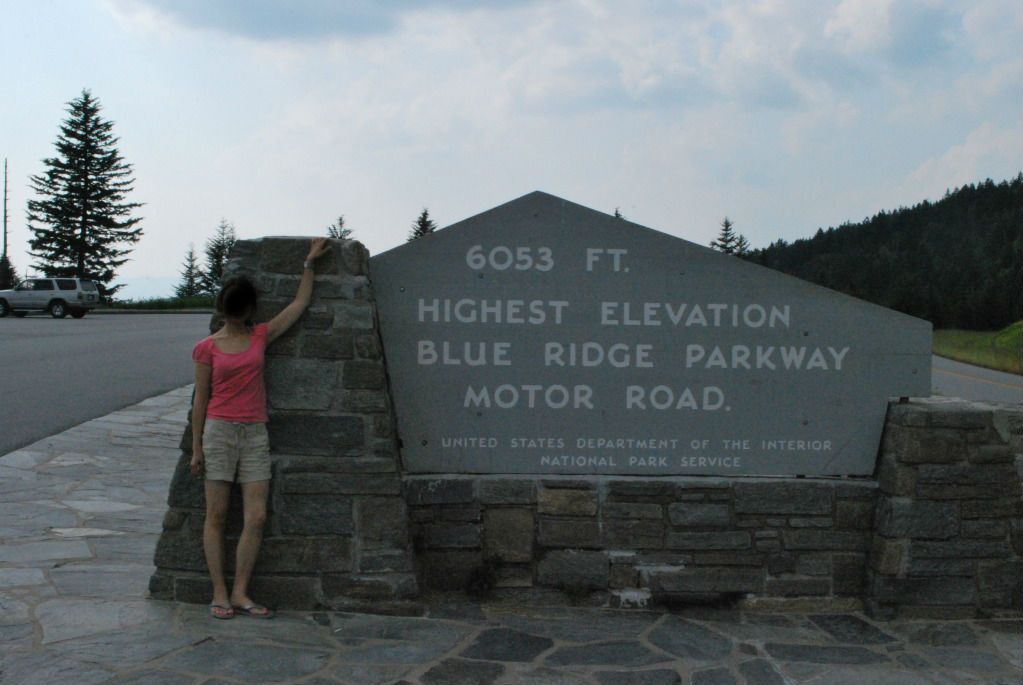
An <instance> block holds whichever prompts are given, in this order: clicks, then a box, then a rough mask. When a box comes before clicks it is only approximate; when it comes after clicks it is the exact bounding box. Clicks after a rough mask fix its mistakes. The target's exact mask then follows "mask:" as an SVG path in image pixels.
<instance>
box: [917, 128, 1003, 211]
mask: <svg viewBox="0 0 1023 685" xmlns="http://www.w3.org/2000/svg"><path fill="white" fill-rule="evenodd" d="M1020 150H1023V122H1020V123H1019V124H1017V125H1016V126H1015V127H1005V128H1001V127H997V126H995V125H994V124H991V123H984V124H982V125H981V126H980V127H978V128H977V129H975V130H974V131H972V132H971V133H970V134H969V135H968V136H966V139H965V140H964V141H963V142H962V143H959V144H958V145H953V146H952V147H950V148H948V149H947V150H946V151H945V152H944V153H942V154H941V155H939V156H937V157H933V158H931V159H928V160H926V161H924V162H923V163H921V164H920V165H919V166H917V168H916V169H915V170H914V171H913V173H912V174H910V176H909V179H908V182H907V184H906V186H907V190H906V192H905V195H906V196H907V197H918V198H920V197H935V196H937V195H938V194H939V193H942V192H944V191H945V190H949V189H952V188H956V187H958V186H962V185H965V184H967V183H972V182H976V181H980V180H983V178H985V177H988V178H990V177H994V178H995V180H999V179H1003V178H1008V177H1010V176H1015V175H1016V174H1017V173H1019V172H1020V170H1021V168H1020V160H1019V151H1020Z"/></svg>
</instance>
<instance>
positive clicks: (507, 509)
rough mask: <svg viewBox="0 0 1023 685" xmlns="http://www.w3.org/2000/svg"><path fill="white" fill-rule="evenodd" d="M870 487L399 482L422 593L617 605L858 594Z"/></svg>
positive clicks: (749, 481) (786, 482) (748, 481)
mask: <svg viewBox="0 0 1023 685" xmlns="http://www.w3.org/2000/svg"><path fill="white" fill-rule="evenodd" d="M875 494H876V484H875V483H874V482H873V481H871V480H852V479H849V480H834V479H832V480H827V479H798V480H797V479H754V478H742V479H726V478H703V477H691V478H639V477H591V478H569V477H565V478H535V479H533V478H523V477H501V476H477V477H472V476H463V477H458V476H442V477H436V476H434V477H430V476H406V479H405V496H406V501H407V503H408V506H409V511H410V513H411V517H412V533H413V540H414V542H415V548H416V557H417V560H418V561H419V565H420V580H421V583H422V584H423V586H424V587H425V588H427V589H441V590H449V589H462V588H465V587H467V586H477V587H478V588H479V589H481V590H486V589H488V588H499V589H500V588H504V589H518V590H519V591H522V590H523V589H534V590H538V591H543V589H545V588H561V589H564V590H567V591H568V592H569V593H570V594H575V595H578V594H583V593H596V595H595V598H596V599H597V601H602V600H601V599H600V598H601V597H604V599H607V600H609V601H610V602H611V603H612V604H616V605H620V606H629V605H642V604H645V603H647V602H648V601H653V602H659V603H662V602H728V601H732V600H734V599H737V598H740V597H743V596H746V595H752V596H757V597H770V598H786V597H816V598H821V599H823V598H832V599H835V598H857V599H858V598H859V596H860V594H861V592H862V589H863V583H864V577H865V568H866V560H867V550H868V548H869V545H870V539H871V533H870V530H871V526H872V520H873V513H874V505H875ZM608 595H609V596H608Z"/></svg>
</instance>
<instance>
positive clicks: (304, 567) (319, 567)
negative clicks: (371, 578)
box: [255, 536, 352, 575]
mask: <svg viewBox="0 0 1023 685" xmlns="http://www.w3.org/2000/svg"><path fill="white" fill-rule="evenodd" d="M351 570H352V544H351V539H350V538H348V537H339V536H324V537H301V538H293V537H267V538H264V539H263V544H262V546H261V547H260V550H259V558H258V559H257V560H256V568H255V573H256V575H259V574H265V573H305V574H316V573H318V572H330V571H351Z"/></svg>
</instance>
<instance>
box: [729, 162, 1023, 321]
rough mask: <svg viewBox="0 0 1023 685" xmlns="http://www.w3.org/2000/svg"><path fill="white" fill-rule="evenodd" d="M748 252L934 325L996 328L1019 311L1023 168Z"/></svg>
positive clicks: (1022, 297) (1022, 307)
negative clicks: (1014, 173) (1008, 176)
mask: <svg viewBox="0 0 1023 685" xmlns="http://www.w3.org/2000/svg"><path fill="white" fill-rule="evenodd" d="M747 258H748V259H749V260H750V261H754V262H757V263H759V264H763V265H765V266H768V267H771V268H773V269H777V270H779V271H784V272H785V273H789V274H792V275H794V276H798V277H799V278H802V279H805V280H807V281H812V282H813V283H818V284H820V285H823V286H826V287H828V288H833V289H834V290H839V291H841V292H844V293H848V294H850V295H853V296H855V297H859V298H862V299H864V300H868V301H870V302H876V303H877V304H881V305H883V306H885V307H891V308H892V309H897V310H899V311H901V312H905V313H907V314H912V315H914V316H919V317H921V318H924V319H928V320H929V321H931V323H933V324H934V327H935V328H964V329H972V330H998V329H1001V328H1004V327H1005V326H1007V325H1008V324H1010V323H1012V322H1014V321H1019V320H1020V319H1023V173H1020V174H1019V175H1017V176H1016V177H1015V178H1014V179H1011V180H1008V181H1002V182H1001V183H995V182H994V181H992V180H991V179H987V180H986V181H984V182H982V183H978V184H971V185H966V186H963V187H961V188H957V189H956V190H954V191H951V192H946V193H945V197H943V198H942V199H941V200H939V201H938V202H928V201H926V200H925V201H923V202H921V203H920V204H917V205H915V206H913V207H909V208H900V209H897V210H895V211H891V212H884V211H883V212H881V213H880V214H877V215H875V216H873V217H871V218H868V219H865V220H863V221H862V222H860V223H856V224H843V225H842V226H839V227H838V228H829V229H828V230H826V231H825V230H822V229H818V230H817V233H816V235H814V236H813V237H812V238H806V239H800V240H796V241H795V242H792V243H786V242H785V241H783V240H778V241H776V242H774V243H772V244H771V245H769V246H768V247H766V248H761V249H758V250H754V251H752V252H750V253H749V254H748V256H747Z"/></svg>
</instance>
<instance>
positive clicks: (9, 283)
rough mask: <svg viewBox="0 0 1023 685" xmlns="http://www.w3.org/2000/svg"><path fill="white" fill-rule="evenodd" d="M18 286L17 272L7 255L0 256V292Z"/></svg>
mask: <svg viewBox="0 0 1023 685" xmlns="http://www.w3.org/2000/svg"><path fill="white" fill-rule="evenodd" d="M17 284H18V272H17V270H15V268H14V264H11V260H10V259H9V258H8V257H7V255H0V290H8V289H10V288H13V287H14V286H15V285H17Z"/></svg>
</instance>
